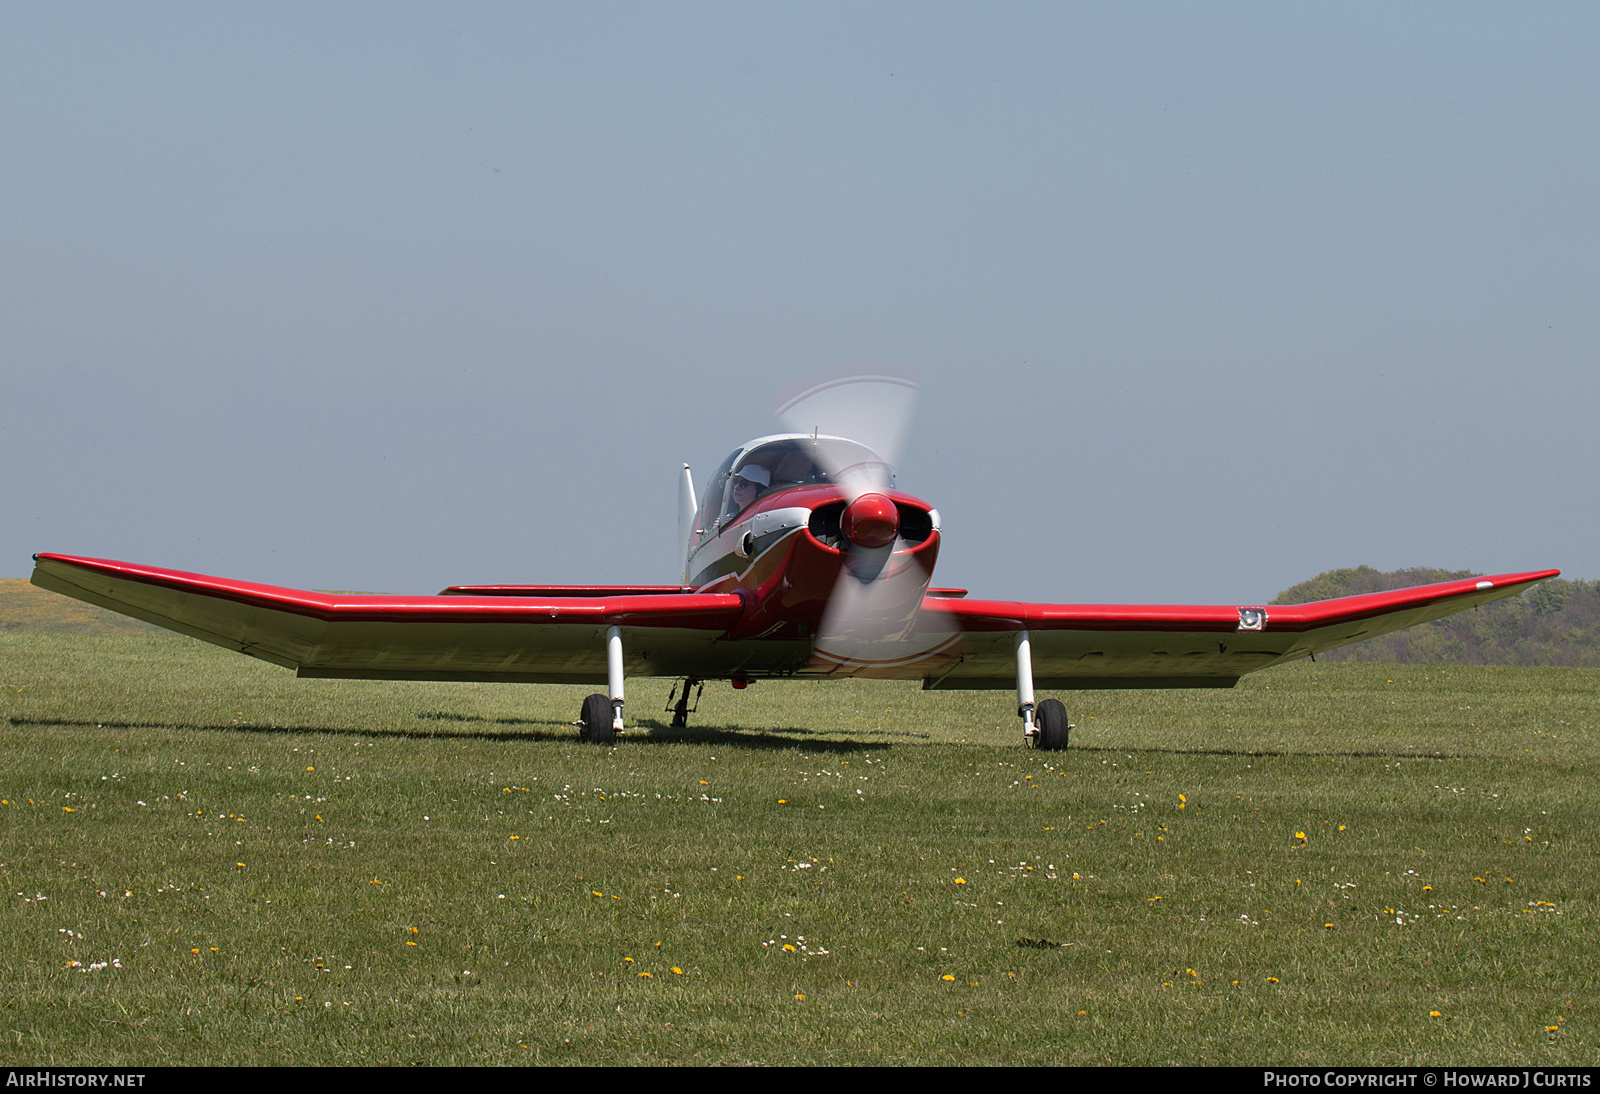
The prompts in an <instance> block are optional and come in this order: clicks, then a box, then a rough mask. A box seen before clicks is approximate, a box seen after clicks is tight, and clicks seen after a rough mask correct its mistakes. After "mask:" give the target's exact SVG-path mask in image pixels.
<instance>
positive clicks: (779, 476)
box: [695, 433, 894, 532]
mask: <svg viewBox="0 0 1600 1094" xmlns="http://www.w3.org/2000/svg"><path fill="white" fill-rule="evenodd" d="M826 483H834V484H837V485H842V486H859V487H866V488H868V489H873V490H887V489H889V488H891V487H893V486H894V472H892V471H891V470H890V469H889V465H888V464H886V463H885V462H884V461H883V458H882V457H881V456H879V455H878V454H877V453H876V452H874V451H872V449H870V448H867V447H866V446H865V445H860V444H857V443H856V442H855V441H847V440H845V439H844V438H843V437H818V436H812V435H811V434H805V433H798V434H790V435H787V436H777V437H762V438H760V439H759V440H754V441H751V442H750V443H749V444H747V445H744V446H743V447H742V448H739V449H737V450H736V451H735V452H734V453H733V454H732V455H731V456H729V457H728V458H727V459H726V460H723V461H722V464H721V466H719V467H718V468H717V469H716V470H715V471H714V472H712V474H711V480H710V481H709V482H707V483H706V489H705V493H704V494H702V495H701V497H702V499H703V500H702V501H701V504H700V512H699V514H698V515H697V516H696V518H695V528H696V529H699V530H702V531H706V532H709V531H711V530H712V529H713V528H715V527H716V526H717V525H718V524H719V523H725V522H727V521H729V520H732V519H733V518H734V517H736V516H738V515H739V514H740V513H741V512H743V511H744V510H745V509H747V508H749V506H750V505H752V504H753V503H754V502H755V501H756V500H757V499H758V498H760V497H762V496H763V495H765V494H769V493H771V492H772V491H774V490H784V489H787V488H789V487H792V486H813V485H818V484H826Z"/></svg>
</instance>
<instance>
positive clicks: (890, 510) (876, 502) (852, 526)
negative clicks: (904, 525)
mask: <svg viewBox="0 0 1600 1094" xmlns="http://www.w3.org/2000/svg"><path fill="white" fill-rule="evenodd" d="M839 530H840V531H841V532H843V533H844V536H845V538H846V539H848V540H849V541H850V542H851V543H854V544H855V545H856V546H857V547H887V546H888V545H889V544H891V543H893V542H894V537H895V536H897V535H899V534H900V510H899V509H898V508H896V507H895V504H894V502H892V501H890V500H889V499H888V498H886V497H884V496H883V495H882V494H862V495H861V496H860V497H858V498H856V499H855V500H854V501H852V502H851V503H850V504H849V505H847V506H845V509H844V514H843V515H842V516H841V517H840V519H839Z"/></svg>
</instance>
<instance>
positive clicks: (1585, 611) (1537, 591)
mask: <svg viewBox="0 0 1600 1094" xmlns="http://www.w3.org/2000/svg"><path fill="white" fill-rule="evenodd" d="M1481 576H1482V575H1481V574H1477V573H1474V572H1473V571H1471V570H1433V569H1427V568H1424V567H1417V568H1413V569H1409V570H1391V571H1389V572H1388V573H1381V572H1379V571H1377V570H1374V569H1373V568H1372V567H1371V566H1357V567H1355V568H1354V569H1343V570H1328V571H1327V572H1325V573H1320V574H1318V575H1317V576H1316V577H1314V578H1312V579H1311V580H1310V581H1302V582H1301V583H1300V584H1298V585H1295V586H1294V587H1292V588H1289V589H1285V590H1284V591H1283V592H1281V593H1279V594H1278V595H1277V597H1276V598H1275V599H1274V600H1273V601H1272V603H1273V604H1304V603H1306V602H1307V601H1311V600H1329V599H1332V598H1334V597H1340V596H1357V595H1359V594H1361V593H1376V592H1386V591H1388V590H1390V589H1405V588H1409V587H1410V586H1413V585H1430V584H1432V583H1434V582H1436V581H1455V580H1458V579H1460V578H1468V577H1481ZM1317 659H1318V660H1319V661H1320V660H1323V659H1327V660H1329V661H1402V662H1429V663H1437V662H1445V663H1449V664H1456V665H1564V666H1568V667H1580V666H1582V667H1588V668H1597V667H1600V581H1569V580H1567V579H1566V578H1560V577H1557V578H1551V579H1550V580H1549V581H1541V582H1540V583H1539V584H1537V585H1535V586H1534V587H1533V588H1531V589H1529V590H1528V591H1527V592H1525V593H1523V594H1522V595H1521V596H1514V597H1511V598H1510V599H1509V600H1497V601H1495V602H1494V603H1492V604H1485V605H1483V606H1482V607H1478V608H1473V609H1470V610H1468V611H1465V612H1460V613H1457V614H1456V615H1451V616H1446V617H1445V618H1444V619H1436V620H1434V621H1433V622H1432V623H1421V624H1418V625H1417V626H1415V627H1410V628H1407V629H1406V630H1403V631H1396V632H1395V633H1394V634H1385V635H1380V636H1379V637H1377V638H1369V639H1367V640H1366V641H1364V642H1356V643H1353V644H1351V645H1349V646H1342V647H1340V648H1339V649H1336V650H1329V651H1328V652H1327V653H1321V654H1318V655H1317Z"/></svg>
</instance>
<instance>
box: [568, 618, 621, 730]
mask: <svg viewBox="0 0 1600 1094" xmlns="http://www.w3.org/2000/svg"><path fill="white" fill-rule="evenodd" d="M606 684H607V690H608V691H609V692H610V693H611V694H610V695H601V694H599V693H598V692H597V693H595V694H594V695H591V696H589V697H588V698H587V699H585V700H584V701H583V713H582V714H581V715H580V716H579V719H578V726H579V728H578V740H580V741H592V742H593V743H595V744H601V745H608V744H611V743H612V742H613V741H615V740H616V739H617V734H619V733H621V732H622V701H623V700H622V628H621V627H610V628H607V630H606Z"/></svg>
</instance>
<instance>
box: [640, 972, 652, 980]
mask: <svg viewBox="0 0 1600 1094" xmlns="http://www.w3.org/2000/svg"><path fill="white" fill-rule="evenodd" d="M639 979H640V980H653V979H655V978H654V977H653V976H651V975H650V974H649V973H647V972H642V973H640V974H639Z"/></svg>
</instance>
